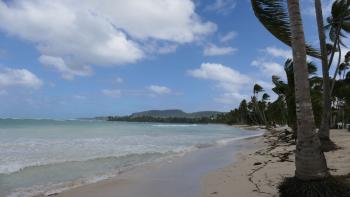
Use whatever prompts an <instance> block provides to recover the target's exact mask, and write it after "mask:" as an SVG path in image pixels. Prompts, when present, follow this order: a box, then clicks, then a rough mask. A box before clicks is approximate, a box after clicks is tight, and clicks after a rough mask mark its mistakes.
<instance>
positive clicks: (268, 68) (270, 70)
mask: <svg viewBox="0 0 350 197" xmlns="http://www.w3.org/2000/svg"><path fill="white" fill-rule="evenodd" d="M252 65H253V66H256V67H258V68H259V69H260V70H261V71H262V72H263V73H264V74H266V75H269V76H272V75H277V76H281V77H284V75H285V72H284V68H283V66H282V65H280V64H278V63H276V62H269V61H265V60H254V61H253V62H252Z"/></svg>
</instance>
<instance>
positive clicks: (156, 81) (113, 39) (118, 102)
mask: <svg viewBox="0 0 350 197" xmlns="http://www.w3.org/2000/svg"><path fill="white" fill-rule="evenodd" d="M322 3H323V6H324V13H325V16H327V15H329V14H330V8H331V3H332V1H331V0H323V1H322ZM301 6H302V15H303V20H304V26H305V32H306V38H307V40H308V42H309V43H311V44H312V45H313V46H316V47H317V45H318V37H317V31H316V30H317V26H316V22H315V14H314V7H313V0H301ZM290 57H291V49H290V48H289V47H287V46H285V45H283V44H282V43H281V42H279V41H278V40H276V39H275V38H274V37H273V36H272V35H270V34H269V33H268V32H267V31H266V30H265V29H264V27H263V26H262V25H261V24H260V23H259V21H258V20H257V19H256V17H255V16H254V13H253V11H252V9H251V5H250V0H194V1H192V0H142V1H139V0H128V1H124V0H85V1H76V0H52V1H47V0H0V100H1V102H0V117H1V118H9V117H10V118H76V117H94V116H102V115H127V114H130V113H133V112H137V111H143V110H150V109H182V110H184V111H187V112H193V111H202V110H216V111H229V110H231V109H233V108H235V107H237V106H238V105H239V103H240V101H241V100H242V99H249V98H250V96H251V95H252V88H253V85H254V84H255V83H259V84H260V85H261V86H263V88H264V89H265V90H266V92H267V93H269V94H270V95H271V99H272V100H273V99H274V98H276V96H275V95H273V93H272V92H271V87H273V86H272V83H271V76H272V75H278V76H281V78H282V79H285V76H284V75H285V74H284V70H283V64H284V62H285V60H286V59H287V58H290ZM314 62H315V63H316V64H318V65H319V64H320V62H319V61H318V60H314ZM319 70H320V69H319Z"/></svg>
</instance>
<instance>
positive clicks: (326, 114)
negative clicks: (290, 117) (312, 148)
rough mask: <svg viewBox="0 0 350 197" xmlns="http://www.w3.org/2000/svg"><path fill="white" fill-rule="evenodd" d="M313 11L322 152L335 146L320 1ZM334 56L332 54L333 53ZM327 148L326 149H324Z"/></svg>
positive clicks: (316, 3)
mask: <svg viewBox="0 0 350 197" xmlns="http://www.w3.org/2000/svg"><path fill="white" fill-rule="evenodd" d="M315 10H316V19H317V28H318V37H319V40H320V48H321V62H322V75H323V110H322V120H321V125H320V129H319V137H320V140H321V142H322V145H323V146H322V147H323V150H324V151H327V150H331V149H333V148H334V147H335V144H334V143H332V142H331V140H330V138H329V120H330V112H331V99H330V97H331V93H330V82H329V66H328V51H327V43H326V35H325V32H324V25H323V13H322V4H321V0H315ZM333 56H334V53H333ZM326 147H328V148H326Z"/></svg>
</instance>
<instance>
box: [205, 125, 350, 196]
mask: <svg viewBox="0 0 350 197" xmlns="http://www.w3.org/2000/svg"><path fill="white" fill-rule="evenodd" d="M280 130H282V129H280ZM280 130H279V131H276V132H275V133H273V132H272V134H269V133H267V134H266V135H265V136H264V137H262V138H260V139H259V140H258V141H256V142H255V144H256V147H255V148H253V149H251V150H246V151H243V152H240V153H239V154H238V155H237V158H238V159H237V162H235V163H234V164H232V165H230V166H227V167H225V168H222V169H219V170H217V171H215V172H211V173H209V174H208V175H207V176H206V177H205V178H204V180H203V185H204V187H203V188H204V190H203V196H204V197H232V196H245V197H264V196H266V197H267V196H269V197H271V196H278V195H277V190H276V186H277V185H278V183H279V182H280V181H281V180H282V179H283V178H284V177H288V176H293V175H294V169H295V167H294V153H293V150H294V149H295V145H293V144H290V143H285V142H284V140H282V139H283V137H286V136H284V135H280V137H277V136H278V135H279V134H278V133H280ZM331 139H332V140H333V141H334V142H335V143H336V144H337V145H338V146H339V147H340V149H338V150H336V151H332V152H328V153H325V155H326V158H327V161H328V167H329V169H330V172H331V174H332V175H348V174H349V173H350V133H349V132H347V131H346V130H332V131H331ZM349 181H350V180H349Z"/></svg>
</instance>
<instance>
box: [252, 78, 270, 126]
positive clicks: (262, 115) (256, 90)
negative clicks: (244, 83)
mask: <svg viewBox="0 0 350 197" xmlns="http://www.w3.org/2000/svg"><path fill="white" fill-rule="evenodd" d="M264 91H265V90H264V89H263V88H262V87H261V86H260V85H259V84H255V85H254V88H253V93H254V96H253V99H252V101H253V104H255V108H256V111H257V112H258V113H259V115H260V118H261V119H262V121H263V122H264V124H265V126H266V127H268V122H267V119H266V116H265V112H264V109H261V108H260V107H259V100H258V95H259V93H260V92H264Z"/></svg>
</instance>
